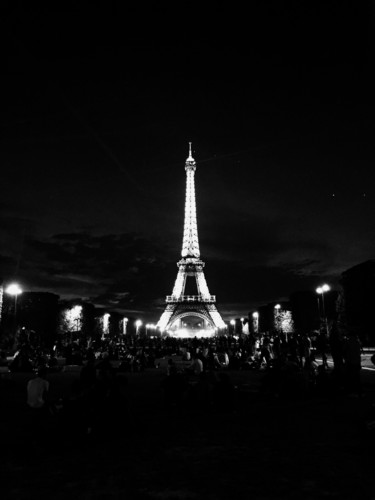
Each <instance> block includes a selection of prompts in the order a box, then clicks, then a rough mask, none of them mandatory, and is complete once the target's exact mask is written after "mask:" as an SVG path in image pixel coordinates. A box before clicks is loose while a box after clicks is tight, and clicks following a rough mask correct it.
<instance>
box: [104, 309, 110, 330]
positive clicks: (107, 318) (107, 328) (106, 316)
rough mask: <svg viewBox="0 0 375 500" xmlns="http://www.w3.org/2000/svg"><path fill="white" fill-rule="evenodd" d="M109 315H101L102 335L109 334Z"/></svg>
mask: <svg viewBox="0 0 375 500" xmlns="http://www.w3.org/2000/svg"><path fill="white" fill-rule="evenodd" d="M110 316H111V315H110V314H109V313H105V314H103V333H104V335H108V333H109V318H110Z"/></svg>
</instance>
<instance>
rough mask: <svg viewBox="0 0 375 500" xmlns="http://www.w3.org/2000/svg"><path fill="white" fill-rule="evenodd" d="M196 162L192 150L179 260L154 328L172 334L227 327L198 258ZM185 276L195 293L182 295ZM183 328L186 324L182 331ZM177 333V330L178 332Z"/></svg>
mask: <svg viewBox="0 0 375 500" xmlns="http://www.w3.org/2000/svg"><path fill="white" fill-rule="evenodd" d="M196 168H197V167H196V163H195V160H194V158H193V157H192V153H191V142H189V157H188V158H187V160H186V162H185V170H186V197H185V222H184V235H183V241H182V251H181V257H182V259H181V260H180V261H179V262H177V267H178V273H177V278H176V281H175V284H174V288H173V292H172V295H167V298H166V304H167V305H166V308H165V310H164V312H163V314H162V315H161V317H160V320H159V322H158V324H157V327H158V328H159V329H160V332H161V333H162V334H163V333H164V334H168V335H172V336H179V334H180V335H181V336H189V335H188V334H183V333H182V332H184V331H185V332H187V331H189V332H190V336H197V337H198V336H213V335H215V334H216V333H219V331H223V330H224V329H226V328H227V325H226V324H225V323H224V321H223V319H222V317H221V315H220V313H219V312H218V310H217V309H216V305H215V302H216V297H215V295H211V294H210V292H209V290H208V286H207V282H206V278H205V276H204V273H203V268H204V262H203V261H202V260H201V259H200V251H199V242H198V227H197V213H196V204H195V184H194V175H195V170H196ZM188 277H193V278H195V282H196V289H197V295H185V287H186V282H187V278H188ZM183 327H187V329H186V330H184V328H183ZM179 332H180V333H179Z"/></svg>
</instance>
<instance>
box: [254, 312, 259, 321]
mask: <svg viewBox="0 0 375 500" xmlns="http://www.w3.org/2000/svg"><path fill="white" fill-rule="evenodd" d="M253 318H255V319H257V318H259V313H258V312H256V311H255V312H253Z"/></svg>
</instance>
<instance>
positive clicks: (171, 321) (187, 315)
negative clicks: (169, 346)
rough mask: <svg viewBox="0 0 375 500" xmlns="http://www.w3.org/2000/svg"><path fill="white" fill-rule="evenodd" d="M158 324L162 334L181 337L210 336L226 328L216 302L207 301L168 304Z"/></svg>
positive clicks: (222, 331) (220, 332)
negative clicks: (208, 302)
mask: <svg viewBox="0 0 375 500" xmlns="http://www.w3.org/2000/svg"><path fill="white" fill-rule="evenodd" d="M158 326H159V328H160V331H161V333H162V335H167V336H171V337H181V338H193V337H204V338H209V337H214V336H216V335H220V334H222V333H224V332H225V330H226V325H225V323H224V322H223V321H222V319H221V316H220V314H219V312H218V311H217V309H216V306H215V304H207V303H205V302H198V303H197V302H195V303H193V304H192V303H190V302H176V303H172V304H168V305H167V307H166V309H165V311H164V313H163V314H162V316H161V318H160V321H159V323H158Z"/></svg>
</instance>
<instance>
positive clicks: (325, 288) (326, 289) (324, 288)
mask: <svg viewBox="0 0 375 500" xmlns="http://www.w3.org/2000/svg"><path fill="white" fill-rule="evenodd" d="M330 289H331V288H330V286H329V285H322V286H319V287H318V288H317V289H316V293H317V294H318V306H319V295H321V296H322V307H323V318H324V322H325V325H326V332H327V335H328V321H327V316H326V311H325V305H324V293H325V292H329V290H330ZM319 312H320V308H319Z"/></svg>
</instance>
